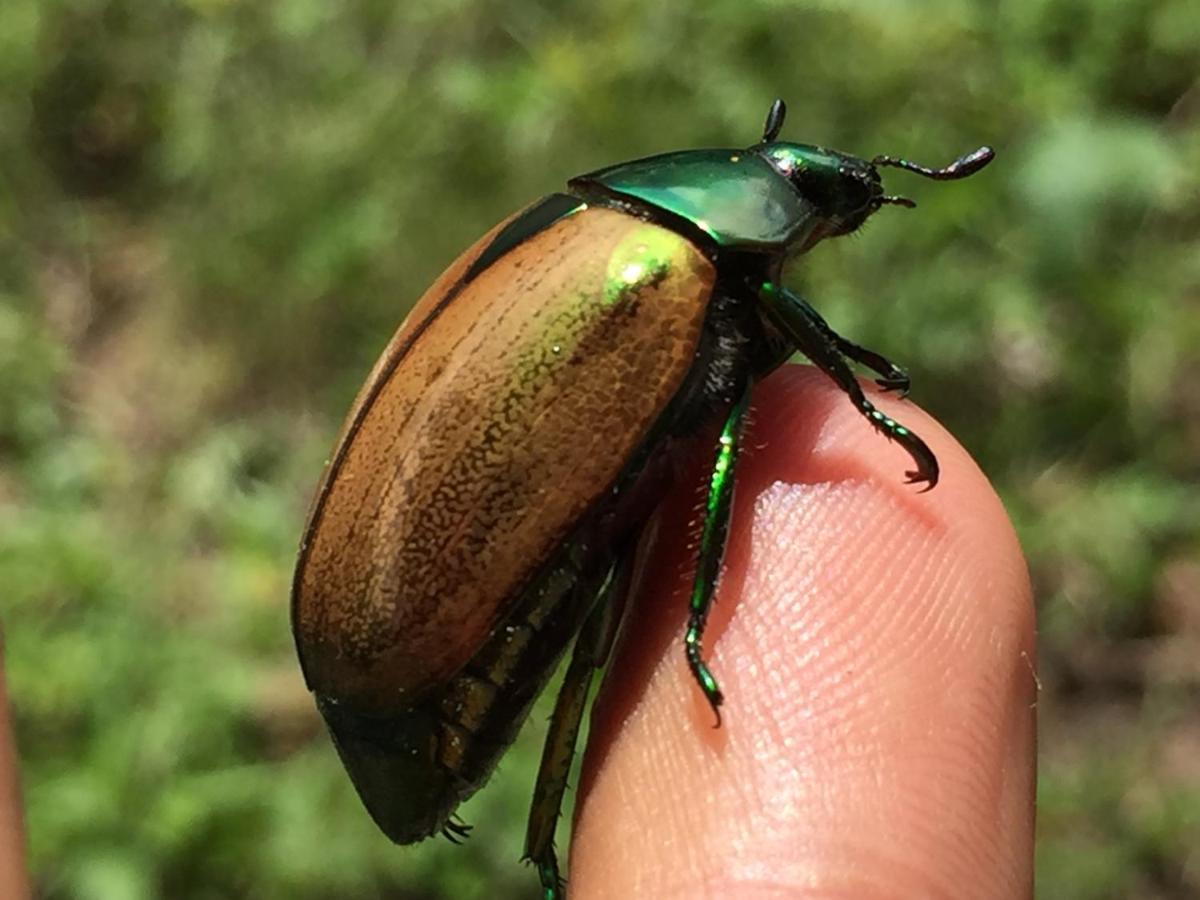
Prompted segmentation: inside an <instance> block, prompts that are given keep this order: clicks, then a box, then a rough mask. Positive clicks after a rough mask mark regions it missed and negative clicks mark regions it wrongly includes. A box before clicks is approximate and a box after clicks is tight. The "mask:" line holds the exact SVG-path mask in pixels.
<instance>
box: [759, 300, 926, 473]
mask: <svg viewBox="0 0 1200 900" xmlns="http://www.w3.org/2000/svg"><path fill="white" fill-rule="evenodd" d="M758 293H759V297H760V299H761V300H762V303H763V306H764V308H765V309H766V310H767V312H768V314H769V315H770V317H771V318H772V319H773V320H774V321H775V323H776V325H777V326H778V327H779V328H780V330H781V331H783V332H784V333H785V334H787V335H788V336H789V337H790V338H791V339H792V340H794V341H795V342H796V347H797V349H799V350H800V351H801V352H802V353H803V354H804V355H805V356H807V357H808V358H809V359H811V360H812V361H813V363H815V364H816V366H817V367H818V368H819V369H820V370H821V371H822V372H824V373H825V374H826V375H828V376H829V377H830V378H831V379H833V382H834V383H835V384H836V385H837V386H838V387H840V388H841V389H842V390H843V391H845V392H846V395H847V396H848V397H849V398H850V401H851V402H852V403H853V404H854V405H855V407H856V408H857V409H858V411H859V412H860V413H862V414H863V416H865V417H866V419H867V421H868V422H870V423H871V425H872V426H873V427H874V428H875V430H876V431H878V432H880V433H881V434H882V435H884V437H886V438H888V439H889V440H893V441H895V442H896V443H898V444H899V445H900V446H901V447H903V448H904V449H905V450H906V451H907V452H908V455H909V456H911V457H912V460H913V462H914V463H915V464H916V468H915V469H913V470H911V471H909V472H906V473H905V475H907V476H908V483H909V484H919V483H921V482H924V483H925V488H924V489H925V490H929V489H930V488H932V487H933V486H934V485H935V484H937V481H938V461H937V457H936V456H934V455H933V451H932V450H930V449H929V446H928V445H927V444H926V443H925V442H924V441H923V440H921V438H919V437H918V436H917V435H916V434H914V433H913V432H912V431H909V430H908V429H907V428H905V427H904V426H903V425H901V424H900V423H899V422H897V421H896V420H895V419H893V418H892V417H891V416H888V415H886V414H884V413H882V412H880V411H879V410H878V409H876V408H875V404H873V403H872V402H871V401H870V400H868V399H867V397H866V395H865V394H863V391H862V387H861V386H860V385H859V383H858V380H857V379H856V378H855V377H854V373H853V372H851V371H850V366H849V365H847V364H846V360H845V356H849V357H850V358H851V359H854V360H857V361H858V362H861V363H863V364H864V365H867V366H869V367H870V368H872V369H875V371H876V372H878V373H879V374H880V375H881V376H882V379H881V380H880V382H879V383H880V384H881V385H882V386H883V387H884V388H885V389H888V388H889V385H892V386H894V387H895V388H900V389H901V390H902V391H903V390H907V386H908V376H907V374H905V373H904V370H903V369H901V368H900V367H899V366H895V365H894V364H892V363H891V362H889V361H888V360H886V359H885V358H884V357H882V356H880V355H879V354H877V353H874V352H873V351H870V350H866V349H864V348H862V347H859V346H858V345H857V344H852V343H850V342H849V341H846V340H844V339H843V338H842V337H840V336H839V335H838V334H837V333H836V332H834V331H833V329H832V328H830V327H829V326H828V325H827V324H825V320H824V319H822V318H821V317H820V316H819V315H818V314H817V312H816V310H814V309H813V308H812V307H811V306H810V305H809V304H808V302H807V301H806V300H804V298H802V297H799V296H797V295H796V294H793V293H792V292H791V291H789V290H788V289H787V288H783V287H780V286H779V285H776V284H773V283H771V282H766V283H764V284H763V285H762V286H761V287H760V288H759V292H758ZM843 354H845V356H843ZM889 367H890V368H889Z"/></svg>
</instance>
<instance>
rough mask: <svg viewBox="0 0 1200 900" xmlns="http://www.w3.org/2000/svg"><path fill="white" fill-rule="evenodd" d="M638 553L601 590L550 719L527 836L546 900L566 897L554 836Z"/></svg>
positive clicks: (629, 553)
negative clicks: (598, 674) (589, 704)
mask: <svg viewBox="0 0 1200 900" xmlns="http://www.w3.org/2000/svg"><path fill="white" fill-rule="evenodd" d="M634 548H636V541H634V542H632V543H631V544H630V546H629V547H627V548H626V549H625V550H624V551H623V552H622V553H621V554H620V555H619V557H618V559H617V562H616V563H615V564H614V566H613V568H612V570H611V571H610V572H609V573H608V577H607V578H606V579H605V581H604V583H603V586H602V587H601V589H600V590H599V591H598V595H597V599H596V602H595V605H594V606H593V608H592V611H591V612H590V613H589V614H588V618H587V620H586V621H585V622H584V625H583V628H582V629H581V630H580V632H579V637H578V638H576V639H575V648H574V650H573V651H572V653H571V662H570V664H569V665H568V666H567V673H566V675H565V676H564V677H563V683H562V687H561V688H560V689H559V692H558V698H557V699H556V700H555V703H554V712H553V714H552V715H551V717H550V728H549V730H548V731H547V733H546V742H545V744H544V745H543V748H542V762H541V765H540V766H539V767H538V774H537V781H536V782H535V783H534V787H533V802H532V804H531V806H530V810H529V827H528V830H527V831H526V833H525V858H526V859H527V860H529V861H530V862H532V863H533V864H534V866H536V867H537V870H538V878H539V879H540V880H541V882H542V897H543V900H562V898H563V897H565V896H566V884H565V882H564V881H563V879H562V876H561V874H560V873H559V868H558V856H557V854H556V853H555V852H554V832H555V829H556V827H557V825H558V818H559V815H560V814H561V813H562V804H563V796H564V795H565V794H566V790H567V776H568V775H569V774H570V771H571V763H572V761H573V760H574V757H575V745H576V742H577V741H578V738H579V727H580V724H581V723H582V721H583V712H584V709H585V708H586V706H587V699H588V692H589V691H590V689H591V685H592V678H593V676H594V674H595V672H596V670H597V669H599V668H601V667H602V666H603V665H604V663H605V661H606V660H607V659H608V653H609V650H610V649H611V647H612V642H613V638H614V636H615V633H616V628H617V625H618V624H619V622H620V613H621V610H622V609H623V607H624V602H625V596H626V594H627V593H628V591H629V584H630V578H631V574H632V569H633V565H632V563H633V555H634Z"/></svg>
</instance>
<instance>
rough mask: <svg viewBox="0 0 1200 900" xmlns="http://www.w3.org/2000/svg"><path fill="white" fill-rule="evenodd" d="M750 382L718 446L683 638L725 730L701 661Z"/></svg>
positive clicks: (717, 696)
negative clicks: (702, 645)
mask: <svg viewBox="0 0 1200 900" xmlns="http://www.w3.org/2000/svg"><path fill="white" fill-rule="evenodd" d="M750 384H751V382H750V379H749V378H747V379H746V382H745V384H743V385H742V387H741V390H740V394H739V396H738V398H737V400H735V401H734V404H733V407H732V408H731V409H730V410H729V414H728V415H727V416H726V417H725V424H724V425H723V426H722V428H721V436H720V438H719V439H718V442H717V455H716V459H715V460H714V461H713V467H712V474H711V475H710V476H709V481H708V494H707V496H706V498H705V502H704V527H703V530H702V531H701V532H700V552H699V557H698V558H697V560H696V576H695V580H694V581H693V582H692V597H691V602H690V611H689V614H688V624H687V631H686V632H685V634H684V637H683V647H684V652H685V653H686V654H687V661H688V666H689V667H690V668H691V670H692V675H693V677H695V679H696V682H697V683H698V684H699V685H700V690H702V691H703V692H704V697H705V699H706V700H708V704H709V706H711V707H712V710H713V713H714V714H715V715H716V717H717V725H718V726H720V724H721V702H722V700H723V699H724V698H723V697H722V695H721V688H720V686H719V685H718V684H717V680H716V678H714V677H713V674H712V672H710V671H709V669H708V666H707V665H706V664H705V662H704V660H703V658H702V657H701V652H700V651H701V641H702V639H703V637H704V626H705V623H706V622H707V621H708V613H709V610H710V609H711V608H712V601H713V596H714V595H715V594H716V590H717V577H718V575H720V572H721V561H722V559H723V558H724V556H725V539H726V538H727V537H728V535H729V517H730V514H731V513H732V511H733V483H734V479H733V470H734V467H735V466H736V464H737V456H738V451H739V450H740V449H741V443H742V427H743V425H744V424H745V421H746V411H747V410H748V409H749V407H750Z"/></svg>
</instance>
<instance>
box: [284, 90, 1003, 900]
mask: <svg viewBox="0 0 1200 900" xmlns="http://www.w3.org/2000/svg"><path fill="white" fill-rule="evenodd" d="M785 113H786V108H785V106H784V104H783V102H782V101H781V100H776V101H775V103H774V104H773V105H772V106H771V108H770V111H769V113H768V115H767V120H766V125H765V127H764V129H763V134H762V139H761V140H760V141H759V142H758V143H756V144H754V145H753V146H751V147H748V148H745V149H714V150H686V151H679V152H674V153H667V154H663V155H659V156H651V157H647V158H645V159H640V160H637V161H633V162H626V163H620V164H618V165H615V166H611V167H609V168H604V169H600V170H597V171H595V172H591V173H589V174H586V175H580V176H578V177H576V178H573V179H571V180H570V181H569V182H568V183H567V187H566V190H565V191H562V192H559V193H554V194H550V195H549V196H547V197H545V198H543V199H542V200H539V201H537V202H536V203H533V204H532V205H531V206H529V207H526V208H525V209H524V210H522V211H520V212H518V213H516V214H515V215H513V216H512V217H510V218H509V219H507V220H505V221H503V222H501V223H500V224H499V225H497V226H496V227H494V228H493V229H492V230H491V231H489V232H488V233H487V234H486V235H484V236H483V237H482V238H481V239H480V240H479V241H477V242H476V243H475V244H474V245H473V246H472V247H471V248H469V249H468V250H467V251H466V252H464V253H463V254H462V255H461V256H460V257H459V258H458V259H457V260H456V261H455V262H454V263H452V264H451V266H450V267H449V268H448V269H447V270H446V271H445V272H444V273H443V274H442V275H441V276H440V277H439V278H438V280H437V281H436V282H435V283H434V284H433V286H432V287H430V288H429V290H428V291H427V292H426V293H425V294H424V295H423V296H422V297H421V299H420V300H419V301H418V302H417V304H416V306H415V307H414V308H413V310H412V311H411V312H410V314H409V315H408V316H407V318H406V319H405V320H404V322H403V323H402V324H401V325H400V327H399V329H398V330H397V332H396V334H395V335H394V336H393V338H392V339H391V341H390V343H389V344H388V345H387V347H386V348H385V350H384V351H383V354H382V356H381V357H380V358H379V360H378V362H377V363H376V364H375V367H374V369H373V370H372V371H371V373H370V375H369V377H368V378H367V380H366V383H365V384H364V386H363V387H362V389H361V391H360V392H359V394H358V397H357V399H356V400H355V401H354V404H353V406H352V407H351V410H350V412H349V415H348V416H347V418H346V421H345V424H344V425H343V427H342V431H341V435H340V436H339V438H338V440H337V444H336V446H335V449H334V451H333V454H332V456H331V457H330V460H329V462H328V463H327V465H326V468H325V471H324V475H323V477H322V480H321V483H320V486H319V487H318V490H317V493H316V496H315V498H314V500H313V503H312V507H311V509H310V512H309V518H308V523H307V526H306V529H305V532H304V537H303V539H302V541H301V546H300V552H299V558H298V562H297V566H296V574H295V580H294V583H293V589H292V628H293V634H294V637H295V641H296V649H297V652H298V655H299V658H300V664H301V668H302V670H303V673H304V677H305V681H306V683H307V685H308V687H309V689H310V690H311V691H312V692H313V694H314V695H315V699H316V703H317V707H318V708H319V710H320V712H321V714H322V716H323V717H324V719H325V722H326V724H327V726H328V729H329V732H330V734H331V736H332V738H333V742H334V744H335V746H336V748H337V751H338V754H339V755H340V757H341V759H342V762H343V764H344V765H345V767H346V769H347V771H348V773H349V775H350V778H351V780H352V782H353V783H354V786H355V788H356V789H357V791H358V794H359V796H360V798H361V799H362V801H363V803H364V805H365V806H366V808H367V810H368V812H369V813H370V815H371V816H372V818H373V819H374V820H375V822H376V824H377V825H378V826H379V827H380V829H382V831H383V832H384V833H385V834H386V835H387V836H388V837H389V838H390V839H391V840H393V841H394V842H396V843H399V844H407V843H413V842H416V841H420V840H422V839H424V838H426V837H428V836H431V835H433V834H436V833H438V832H442V833H443V834H445V835H446V836H447V837H448V838H450V839H451V840H457V839H459V838H461V837H463V836H465V835H466V833H467V831H468V830H469V827H468V826H466V825H463V824H462V823H460V822H459V821H458V820H457V819H455V818H454V817H453V813H454V810H455V808H456V807H457V806H458V805H459V804H460V803H461V802H462V801H463V800H465V799H466V798H467V797H468V796H470V795H471V794H472V793H474V792H475V791H476V790H477V789H478V788H479V787H481V786H482V785H483V783H484V782H485V781H486V780H487V778H488V776H489V775H490V773H491V771H492V770H493V768H494V767H495V765H496V762H497V761H498V759H499V757H500V756H501V755H502V754H503V752H504V751H505V749H506V748H507V747H508V745H509V744H510V743H511V742H512V741H513V739H514V738H515V736H516V733H517V730H518V729H519V727H520V726H521V724H522V722H523V721H524V719H525V717H526V715H527V713H528V710H529V707H530V705H531V703H532V702H533V700H534V698H535V697H536V696H537V694H538V692H539V691H540V689H541V688H542V687H543V686H544V684H545V682H546V681H547V679H548V678H549V676H550V674H551V673H552V672H553V670H554V669H555V667H556V665H557V663H558V661H559V659H560V657H561V656H562V655H563V654H564V652H565V649H566V647H567V646H568V644H570V643H571V641H572V640H574V649H573V652H572V656H571V660H570V663H569V664H568V668H567V672H566V676H565V680H564V682H563V687H562V690H561V692H560V694H559V696H558V699H557V702H556V705H555V709H554V713H553V715H552V718H551V722H550V728H549V733H548V735H547V738H546V743H545V747H544V751H543V756H542V761H541V767H540V769H539V772H538V775H537V781H536V784H535V788H534V798H533V804H532V809H531V812H530V818H529V826H528V831H527V834H526V844H525V854H526V857H527V858H528V859H529V860H530V861H532V862H533V863H534V865H535V866H536V868H537V871H538V875H539V879H540V881H541V886H542V891H543V894H544V896H545V897H546V898H556V897H560V896H562V894H563V891H564V886H563V883H562V881H561V880H560V877H559V868H558V863H557V860H556V857H555V852H554V847H553V838H554V830H555V826H556V823H557V821H558V817H559V814H560V810H561V805H562V800H563V795H564V792H565V789H566V780H567V774H568V770H569V769H570V766H571V761H572V758H573V756H574V752H575V743H576V738H577V735H578V730H579V726H580V723H581V721H582V717H583V713H584V709H585V706H586V702H587V695H588V692H589V690H590V687H591V682H592V681H593V676H594V673H595V671H596V669H598V668H600V667H602V666H603V665H604V663H605V660H606V659H607V656H608V652H609V649H610V647H611V644H612V640H613V635H614V633H615V631H616V628H617V626H618V623H619V620H620V618H621V611H622V610H623V608H624V600H625V595H626V594H627V593H628V591H629V585H630V569H631V568H632V565H631V561H632V559H633V555H634V551H635V548H636V547H637V545H638V540H639V537H640V536H641V535H642V533H643V532H644V531H645V529H646V524H647V522H648V521H649V519H650V517H651V515H652V513H653V511H654V509H655V508H656V505H657V504H658V502H659V500H660V499H661V498H662V496H663V494H664V492H665V490H666V489H667V487H668V486H669V484H670V482H671V478H672V473H673V460H676V459H677V458H678V456H679V455H680V453H682V452H683V448H685V447H686V446H688V445H689V443H690V442H692V441H693V440H695V439H696V436H697V435H699V434H703V433H705V426H706V425H707V424H708V423H719V424H720V431H719V437H718V439H717V440H716V447H715V454H714V457H713V464H712V469H711V474H710V476H709V478H708V484H707V489H706V501H705V505H704V512H703V523H702V526H701V532H700V538H699V542H698V546H697V559H696V572H695V576H694V582H693V588H692V592H691V597H690V601H689V602H690V609H689V617H688V623H687V627H686V631H685V634H684V641H683V643H684V652H685V654H686V658H687V663H688V666H689V668H690V671H691V674H692V676H693V677H694V678H695V680H696V682H697V684H698V686H699V688H700V690H701V691H702V692H703V694H704V696H705V697H706V698H707V700H708V702H709V704H710V705H711V707H712V709H713V711H714V713H716V714H717V717H718V718H717V722H718V724H719V723H720V718H719V709H720V706H721V703H722V699H723V698H722V694H721V690H720V687H719V686H718V683H717V680H716V678H715V677H714V675H713V674H712V672H711V671H710V670H709V668H708V666H707V664H706V663H705V661H704V654H703V652H702V647H703V634H704V626H705V621H706V619H707V616H708V612H709V607H710V605H711V603H712V599H713V594H714V591H715V588H716V583H717V578H718V575H719V572H720V567H721V559H722V553H723V550H724V546H725V539H726V533H727V530H728V526H729V518H730V511H731V507H732V502H733V487H734V468H735V464H736V461H737V456H738V451H739V446H740V442H741V434H742V427H743V423H744V421H745V418H746V412H747V409H748V407H749V404H750V399H751V393H752V387H753V385H754V383H755V382H756V381H757V380H758V379H760V378H762V377H763V376H764V375H765V374H766V373H768V372H770V371H771V370H773V369H775V368H776V367H778V366H779V365H781V364H782V363H783V362H784V361H785V360H786V359H787V358H788V357H789V356H790V355H791V354H792V353H794V352H796V351H799V352H801V353H803V354H804V355H806V356H807V357H808V358H809V359H810V360H811V361H812V362H813V363H814V364H815V365H816V366H818V367H819V368H820V369H821V370H822V371H823V372H825V374H826V375H828V376H829V377H830V378H831V379H833V381H834V382H835V383H836V384H837V385H838V386H839V387H840V388H841V389H842V390H843V391H844V392H845V393H846V394H847V396H848V397H849V398H850V400H851V402H852V403H853V404H854V405H855V407H856V408H857V409H858V410H859V411H860V412H861V413H862V414H863V415H864V416H865V417H866V419H867V421H868V422H869V423H870V424H871V425H872V426H873V427H874V428H875V429H876V430H878V431H880V432H881V433H882V434H883V435H884V436H886V437H888V438H890V439H891V440H894V441H896V442H897V443H899V444H900V445H901V446H902V447H903V448H904V449H905V450H906V451H907V452H908V454H909V455H910V456H911V457H912V460H913V463H914V468H913V469H912V470H911V471H909V472H908V473H907V477H908V481H909V482H911V483H915V484H921V485H924V488H925V489H926V490H928V489H929V488H932V487H933V486H934V485H935V484H936V483H937V479H938V464H937V460H936V458H935V457H934V455H933V453H932V452H931V451H930V450H929V448H928V447H927V446H926V445H925V443H924V442H923V441H922V440H921V439H920V438H919V437H918V436H917V435H915V434H914V433H913V432H911V431H909V430H908V429H907V428H905V427H904V426H903V425H901V424H900V423H899V422H897V421H895V420H893V419H892V418H890V417H888V416H886V415H884V414H883V413H882V412H880V411H879V410H877V409H876V408H875V407H874V406H873V405H872V403H871V401H870V400H869V399H867V397H866V396H865V394H864V393H863V390H862V388H861V386H860V385H859V383H858V381H857V380H856V378H855V377H854V375H853V374H852V371H851V368H850V363H851V362H856V363H859V364H861V365H863V366H865V367H866V368H868V369H870V370H872V371H873V372H874V373H875V374H876V375H877V376H878V377H877V378H876V381H877V382H878V384H879V385H880V386H881V387H883V388H884V389H886V390H895V391H899V392H900V393H901V395H903V394H905V393H907V391H908V387H909V378H908V375H907V374H906V373H905V371H904V370H903V369H901V368H900V367H899V366H897V365H895V364H893V363H892V362H891V361H889V360H888V359H886V358H885V357H883V356H882V355H880V354H878V353H875V352H873V351H871V350H868V349H866V348H864V347H860V346H858V345H857V344H854V343H851V342H850V341H848V340H846V339H845V338H843V337H841V336H840V335H838V334H837V333H836V332H835V331H834V330H833V329H832V328H831V327H830V326H829V325H828V324H827V323H826V322H825V321H824V320H823V319H822V318H821V316H820V315H819V314H818V313H817V311H816V310H815V309H814V308H813V307H812V306H811V305H810V304H809V303H808V302H807V301H805V300H804V299H803V298H802V297H800V296H799V295H797V294H796V293H794V292H793V291H791V290H789V289H788V288H786V287H784V286H783V285H782V284H781V281H780V279H781V272H782V269H783V264H784V261H785V259H786V258H788V257H790V256H794V255H797V254H802V253H805V252H806V251H808V250H810V249H811V248H812V247H813V246H814V245H816V244H817V243H819V242H820V241H822V240H824V239H826V238H831V237H837V236H839V235H844V234H849V233H850V232H853V231H854V230H856V229H857V228H858V227H859V226H860V225H862V223H863V222H864V221H865V220H866V219H867V218H868V217H869V216H870V215H871V214H872V213H874V212H875V211H876V210H878V209H880V208H881V207H883V206H887V205H896V206H906V207H911V206H914V205H915V204H914V203H913V202H912V201H911V200H908V199H906V198H904V197H900V196H892V195H888V194H885V193H884V191H883V187H882V183H881V179H880V175H879V170H880V169H881V168H883V167H889V166H890V167H895V168H900V169H904V170H907V171H910V172H914V173H916V174H918V175H922V176H924V177H926V178H932V179H937V180H951V179H958V178H963V177H966V176H968V175H971V174H973V173H975V172H978V171H979V170H980V169H981V168H983V167H984V166H985V165H987V163H988V162H990V161H991V159H992V157H993V155H994V154H993V151H992V150H991V148H989V147H980V148H979V149H977V150H975V151H973V152H971V153H968V154H966V155H964V156H962V157H960V158H959V159H957V160H956V161H955V162H953V163H951V164H950V165H949V166H946V167H945V168H942V169H931V168H927V167H924V166H920V165H917V164H915V163H913V162H910V161H908V160H905V159H899V158H893V157H890V156H877V157H875V158H874V159H872V160H870V161H867V160H864V159H859V158H857V157H854V156H850V155H847V154H844V153H839V152H836V151H833V150H827V149H825V148H822V147H818V146H812V145H806V144H795V143H789V142H785V141H780V140H778V137H779V133H780V130H781V129H782V127H783V122H784V116H785Z"/></svg>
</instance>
